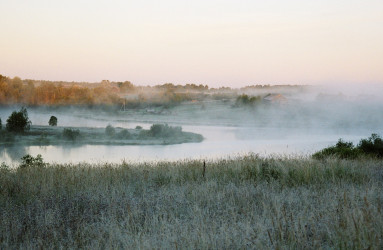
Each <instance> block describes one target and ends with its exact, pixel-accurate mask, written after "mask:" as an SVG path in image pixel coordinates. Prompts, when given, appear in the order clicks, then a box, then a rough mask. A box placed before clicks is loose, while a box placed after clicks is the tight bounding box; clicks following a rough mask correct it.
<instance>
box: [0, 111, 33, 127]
mask: <svg viewBox="0 0 383 250" xmlns="http://www.w3.org/2000/svg"><path fill="white" fill-rule="evenodd" d="M31 124H32V122H31V121H30V120H29V118H28V112H27V109H26V108H25V107H22V108H21V109H20V111H18V112H17V111H13V112H12V114H11V115H10V116H9V117H8V119H7V125H6V128H7V130H8V131H10V132H17V133H22V132H24V131H25V130H29V129H30V127H31Z"/></svg>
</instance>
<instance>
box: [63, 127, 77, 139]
mask: <svg viewBox="0 0 383 250" xmlns="http://www.w3.org/2000/svg"><path fill="white" fill-rule="evenodd" d="M79 137H80V130H78V129H71V128H64V131H63V138H64V139H67V140H71V141H75V140H77V139H78V138H79Z"/></svg>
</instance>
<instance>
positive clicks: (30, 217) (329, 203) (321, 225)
mask: <svg viewBox="0 0 383 250" xmlns="http://www.w3.org/2000/svg"><path fill="white" fill-rule="evenodd" d="M0 173H1V174H0V248H1V249H9V248H144V249H146V248H174V249H177V248H198V249H209V248H219V249H221V248H225V249H229V248H230V249H232V248H234V249H237V248H300V249H309V248H325V249H326V248H342V249H349V248H356V249H382V248H383V215H382V205H383V193H382V190H383V162H382V161H378V160H373V159H364V160H363V159H362V160H354V161H348V160H337V159H328V160H323V161H317V160H312V159H308V158H301V159H296V158H294V159H290V158H283V157H282V158H258V157H257V156H254V155H250V156H243V157H237V158H233V159H222V160H215V161H210V162H209V161H207V162H206V172H205V174H204V175H205V177H203V161H179V162H158V163H142V164H129V163H122V164H120V165H111V164H103V165H98V166H92V165H88V164H79V165H49V166H45V167H33V166H32V167H27V168H18V169H15V170H9V169H6V168H4V167H3V168H2V169H1V170H0Z"/></svg>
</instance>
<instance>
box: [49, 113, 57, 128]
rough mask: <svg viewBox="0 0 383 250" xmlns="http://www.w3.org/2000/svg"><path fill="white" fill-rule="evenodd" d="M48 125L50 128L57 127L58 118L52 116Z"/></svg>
mask: <svg viewBox="0 0 383 250" xmlns="http://www.w3.org/2000/svg"><path fill="white" fill-rule="evenodd" d="M48 123H49V126H57V117H56V116H53V115H52V116H51V118H50V119H49V122H48Z"/></svg>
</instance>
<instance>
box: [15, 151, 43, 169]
mask: <svg viewBox="0 0 383 250" xmlns="http://www.w3.org/2000/svg"><path fill="white" fill-rule="evenodd" d="M45 165H46V163H44V161H43V158H42V157H41V155H40V154H38V155H37V156H36V157H33V156H31V155H29V154H28V155H25V156H23V157H22V158H21V164H20V166H19V167H20V168H28V167H44V166H45Z"/></svg>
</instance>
